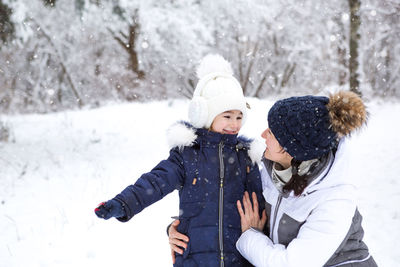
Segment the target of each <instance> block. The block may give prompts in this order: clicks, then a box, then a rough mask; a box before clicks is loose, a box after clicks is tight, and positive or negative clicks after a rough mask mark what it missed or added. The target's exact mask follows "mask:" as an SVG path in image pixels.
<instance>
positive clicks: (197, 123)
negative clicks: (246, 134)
mask: <svg viewBox="0 0 400 267" xmlns="http://www.w3.org/2000/svg"><path fill="white" fill-rule="evenodd" d="M197 77H198V78H199V82H198V83H197V86H196V89H195V90H194V93H193V98H192V100H191V101H190V103H189V121H190V123H191V124H193V126H194V127H196V128H210V126H211V124H212V122H213V121H214V118H215V117H216V116H217V115H218V114H221V113H222V112H225V111H228V110H235V109H236V110H240V111H241V112H242V113H243V118H242V125H243V124H244V123H245V121H246V117H247V110H246V99H245V98H244V95H243V90H242V87H241V86H240V83H239V82H238V81H237V80H236V79H235V77H233V71H232V67H231V65H230V63H229V62H228V61H226V60H225V59H224V58H223V57H222V56H220V55H207V56H205V57H204V58H203V59H202V61H201V62H200V65H199V67H198V69H197Z"/></svg>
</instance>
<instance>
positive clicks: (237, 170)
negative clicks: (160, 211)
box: [95, 55, 263, 266]
mask: <svg viewBox="0 0 400 267" xmlns="http://www.w3.org/2000/svg"><path fill="white" fill-rule="evenodd" d="M232 73H233V71H232V69H231V66H230V64H229V63H228V62H227V61H226V60H224V59H223V58H222V57H221V56H218V55H208V56H206V57H205V58H204V59H203V60H202V62H201V64H200V66H199V68H198V70H197V75H198V77H199V79H200V80H199V82H198V84H197V86H196V89H195V91H194V94H193V99H192V100H191V102H190V104H189V120H190V123H191V124H189V123H185V122H180V123H177V124H175V125H174V126H173V127H171V128H170V129H169V131H168V136H169V143H170V145H171V147H172V149H171V151H170V156H169V158H168V159H166V160H163V161H161V162H160V163H159V164H158V165H157V166H156V167H155V168H154V169H153V170H151V171H150V172H149V173H145V174H143V175H142V176H141V177H140V178H139V179H138V180H137V181H136V183H135V184H134V185H130V186H128V187H127V188H126V189H125V190H123V191H122V192H121V193H120V194H118V195H117V196H116V197H115V198H113V199H111V200H109V201H107V202H103V203H101V204H100V205H99V206H98V207H97V208H96V209H95V213H96V215H97V216H98V217H100V218H104V219H109V218H111V217H115V218H117V219H118V220H119V221H122V222H126V221H128V220H130V219H131V218H132V217H133V216H134V215H135V214H137V213H139V212H140V211H141V210H142V209H144V208H146V207H147V206H149V205H151V204H153V203H154V202H156V201H158V200H160V199H161V198H163V197H164V196H166V195H167V194H169V193H171V192H172V191H173V190H174V189H178V190H179V199H180V200H179V202H180V204H179V208H180V214H179V220H180V224H179V226H178V229H179V231H180V232H181V233H183V234H185V235H187V236H188V237H189V242H188V243H187V247H186V249H185V251H184V253H183V255H179V254H176V260H175V266H224V265H225V264H226V265H227V266H247V265H248V264H249V263H248V262H247V261H246V260H245V259H244V258H243V257H242V256H241V255H240V254H239V252H238V251H237V250H236V248H235V243H236V241H237V239H238V238H239V236H240V234H241V229H240V216H239V213H238V211H237V210H236V206H235V203H236V201H237V200H238V199H241V197H242V196H243V193H244V192H245V191H250V192H255V193H256V195H257V196H258V197H259V202H260V203H263V201H262V193H261V190H262V187H261V179H260V173H259V170H258V166H257V164H256V163H255V162H256V161H257V160H258V159H260V158H261V155H262V153H261V154H260V155H258V154H257V151H255V149H250V148H255V145H252V142H250V141H249V140H247V139H245V138H242V137H237V134H238V132H239V130H240V128H241V126H242V124H243V123H244V122H245V120H246V115H247V111H246V101H245V98H244V96H243V91H242V88H241V86H240V84H239V82H238V81H237V80H236V79H235V78H234V77H233V76H232ZM250 155H252V157H250Z"/></svg>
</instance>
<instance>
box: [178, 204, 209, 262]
mask: <svg viewBox="0 0 400 267" xmlns="http://www.w3.org/2000/svg"><path fill="white" fill-rule="evenodd" d="M203 209H204V203H202V202H182V203H180V209H179V220H180V224H179V225H178V228H177V230H178V232H180V233H182V234H184V235H188V232H189V227H190V222H191V219H192V218H194V217H196V216H198V215H199V214H200V213H201V212H202V210H203ZM190 239H191V238H190V236H189V242H188V244H187V248H186V249H185V250H184V252H183V255H182V256H183V258H184V259H186V258H187V257H188V255H189V253H190V246H191V244H190V243H191V241H190Z"/></svg>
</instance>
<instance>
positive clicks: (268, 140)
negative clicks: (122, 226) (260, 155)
mask: <svg viewBox="0 0 400 267" xmlns="http://www.w3.org/2000/svg"><path fill="white" fill-rule="evenodd" d="M261 137H262V138H264V139H265V144H266V145H267V148H266V149H265V152H264V157H265V158H266V159H269V160H272V161H275V162H278V163H280V164H281V165H282V166H284V167H286V166H288V165H289V166H290V162H291V160H292V157H291V156H290V155H289V153H287V152H286V151H285V150H284V149H283V147H282V146H281V145H280V144H279V142H278V140H277V139H276V138H275V136H274V134H273V133H272V132H271V130H270V129H269V128H267V129H266V130H265V131H264V132H263V133H262V134H261Z"/></svg>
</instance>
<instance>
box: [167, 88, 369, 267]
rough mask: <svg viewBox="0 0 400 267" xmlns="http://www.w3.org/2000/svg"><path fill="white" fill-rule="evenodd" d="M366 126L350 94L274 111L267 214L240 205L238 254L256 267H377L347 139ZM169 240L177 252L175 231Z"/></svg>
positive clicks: (307, 99)
mask: <svg viewBox="0 0 400 267" xmlns="http://www.w3.org/2000/svg"><path fill="white" fill-rule="evenodd" d="M366 118H367V111H366V108H365V106H364V104H363V102H362V100H361V99H360V98H359V97H358V96H357V95H356V94H354V93H351V92H344V91H342V92H338V93H337V94H334V95H331V96H330V97H329V98H327V97H316V96H304V97H291V98H287V99H283V100H280V101H278V102H276V103H275V104H274V105H273V107H272V108H271V110H270V111H269V113H268V124H269V128H268V129H267V130H265V131H264V132H263V134H262V137H263V138H264V139H265V142H266V144H267V149H266V150H265V153H264V158H263V164H262V166H261V167H262V170H261V176H262V182H263V195H264V198H265V200H266V203H265V205H266V209H265V211H266V212H265V213H263V216H262V217H261V218H260V217H259V213H258V203H257V200H256V199H255V198H254V196H253V197H252V199H253V203H254V207H253V206H252V204H251V203H250V197H249V195H248V194H245V195H244V197H243V207H242V204H241V203H240V202H239V201H238V203H237V207H238V211H239V214H240V217H241V226H242V232H243V233H242V235H241V236H240V238H239V240H238V241H237V243H236V247H237V249H238V251H239V252H240V253H241V254H242V255H243V256H244V257H245V258H246V259H247V260H249V261H250V262H251V263H252V264H253V265H255V266H273V267H279V266H296V267H301V266H307V267H310V266H342V267H350V266H351V267H364V266H377V265H376V263H375V261H374V259H373V258H372V257H371V256H370V254H369V252H368V248H367V246H366V245H365V243H364V242H363V241H362V238H363V229H362V227H361V220H362V218H361V215H360V213H359V212H358V210H357V207H356V204H355V193H356V192H355V190H356V188H355V186H354V185H352V184H351V177H349V172H348V169H347V168H348V167H349V165H348V163H349V160H348V154H349V151H348V147H347V145H346V142H347V140H346V139H347V138H346V137H347V136H349V135H350V134H351V133H353V132H354V131H356V130H357V129H359V128H360V127H362V126H363V125H364V124H365V122H366ZM265 214H266V216H265ZM265 223H266V227H264V225H265ZM262 229H263V230H264V231H265V233H266V234H264V233H263V232H262V231H261V230H262ZM169 232H170V236H171V237H170V243H171V248H172V249H174V245H175V244H177V241H178V240H177V238H175V239H174V238H173V237H174V236H176V233H175V228H174V227H171V228H170V231H169ZM179 241H181V240H179Z"/></svg>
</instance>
